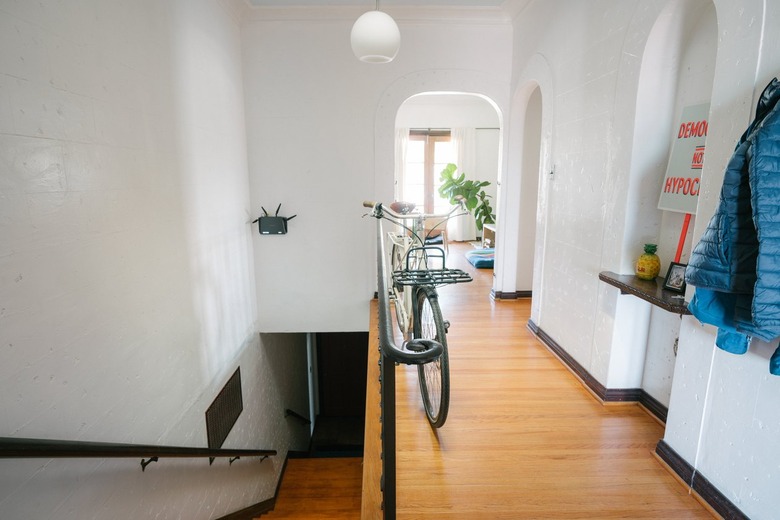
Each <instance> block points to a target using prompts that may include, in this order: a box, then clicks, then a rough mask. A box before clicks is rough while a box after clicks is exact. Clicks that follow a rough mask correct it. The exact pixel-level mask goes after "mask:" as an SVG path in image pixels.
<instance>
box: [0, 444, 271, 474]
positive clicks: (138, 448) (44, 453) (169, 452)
mask: <svg viewBox="0 0 780 520" xmlns="http://www.w3.org/2000/svg"><path fill="white" fill-rule="evenodd" d="M272 455H276V450H249V449H222V448H219V449H214V448H190V447H183V446H156V445H151V444H122V443H113V442H89V441H65V440H54V439H22V438H16V437H0V458H3V459H40V458H45V459H55V458H106V459H108V458H143V457H149V458H150V461H142V462H141V468H142V469H143V468H146V465H147V464H148V463H149V462H151V461H152V459H153V460H157V459H158V458H161V457H164V458H167V457H177V458H192V457H203V458H205V457H209V458H215V457H230V458H231V459H234V460H235V458H236V457H263V458H266V457H270V456H272Z"/></svg>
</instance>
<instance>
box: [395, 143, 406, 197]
mask: <svg viewBox="0 0 780 520" xmlns="http://www.w3.org/2000/svg"><path fill="white" fill-rule="evenodd" d="M408 144H409V129H408V128H396V129H395V188H394V191H393V196H394V197H395V198H394V199H393V200H403V199H402V197H403V195H404V193H403V190H404V171H405V170H406V147H407V145H408Z"/></svg>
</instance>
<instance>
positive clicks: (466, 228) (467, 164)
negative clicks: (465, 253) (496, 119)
mask: <svg viewBox="0 0 780 520" xmlns="http://www.w3.org/2000/svg"><path fill="white" fill-rule="evenodd" d="M451 142H452V152H453V153H452V154H453V156H454V157H455V164H456V165H457V166H458V171H457V174H458V175H460V174H461V173H465V174H466V178H467V179H474V178H475V170H476V148H477V145H476V130H475V129H474V128H453V129H452V133H451ZM447 238H448V239H449V240H456V241H467V240H476V239H477V224H476V221H475V220H474V217H473V216H472V215H471V214H468V215H464V216H462V217H455V218H452V219H450V221H449V222H448V223H447Z"/></svg>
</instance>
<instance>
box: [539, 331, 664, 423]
mask: <svg viewBox="0 0 780 520" xmlns="http://www.w3.org/2000/svg"><path fill="white" fill-rule="evenodd" d="M527 326H528V330H530V331H531V332H532V333H533V334H534V335H535V336H536V337H537V338H539V341H541V342H542V343H543V344H544V345H545V346H546V347H547V348H548V349H550V351H552V353H553V354H555V356H556V357H557V358H558V359H560V360H561V362H562V363H563V364H564V365H566V367H567V368H568V369H569V370H571V372H572V373H574V375H575V376H577V378H578V379H579V380H580V381H582V384H583V385H585V387H586V388H587V389H588V390H590V392H591V393H592V394H593V395H595V396H596V398H598V399H599V400H601V401H602V402H604V403H626V402H636V403H639V404H641V405H642V406H643V407H644V408H645V409H646V410H647V411H648V412H649V413H650V414H652V415H653V416H654V417H655V418H656V419H658V420H659V421H661V422H662V423H664V424H665V423H666V416H667V415H668V413H669V410H668V408H667V407H666V406H664V405H663V404H661V403H660V402H659V401H658V400H657V399H655V398H654V397H653V396H651V395H650V394H648V393H647V392H646V391H645V390H644V389H642V388H606V387H605V386H604V385H602V384H601V383H600V382H599V381H598V380H597V379H596V378H595V377H593V375H591V373H590V372H588V370H587V369H586V368H585V367H583V366H582V365H581V364H579V363H578V362H577V360H576V359H574V358H573V357H572V356H571V355H570V354H569V353H568V352H566V350H564V348H563V347H561V346H560V345H559V344H558V342H557V341H555V340H554V339H553V338H551V337H550V336H549V335H548V334H547V333H546V332H545V331H544V330H542V329H541V328H539V326H538V325H537V324H536V323H534V322H533V320H528V325H527Z"/></svg>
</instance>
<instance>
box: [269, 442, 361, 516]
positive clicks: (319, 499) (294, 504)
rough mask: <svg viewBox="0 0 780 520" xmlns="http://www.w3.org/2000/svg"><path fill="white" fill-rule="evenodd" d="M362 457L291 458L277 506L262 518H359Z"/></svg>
mask: <svg viewBox="0 0 780 520" xmlns="http://www.w3.org/2000/svg"><path fill="white" fill-rule="evenodd" d="M362 484H363V459H362V458H359V457H339V458H331V459H328V458H306V459H289V460H288V461H287V468H286V469H285V472H284V477H283V479H282V485H281V487H280V488H279V495H278V496H277V499H276V505H275V507H274V510H273V511H271V512H269V513H267V514H265V515H263V516H262V520H266V519H267V520H278V519H282V518H287V519H297V520H300V519H307V520H309V519H314V520H319V519H339V520H350V519H355V520H358V519H360V500H361V493H362V491H361V488H362Z"/></svg>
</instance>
